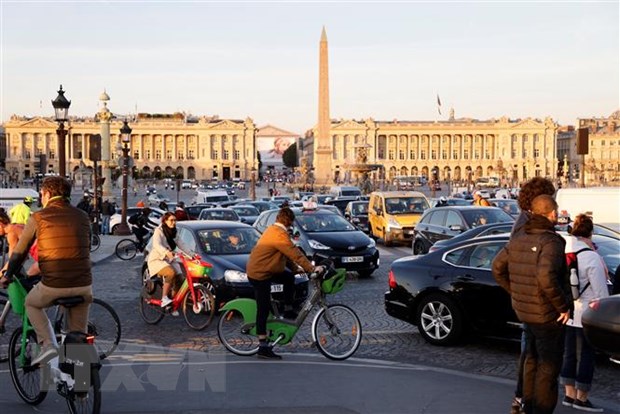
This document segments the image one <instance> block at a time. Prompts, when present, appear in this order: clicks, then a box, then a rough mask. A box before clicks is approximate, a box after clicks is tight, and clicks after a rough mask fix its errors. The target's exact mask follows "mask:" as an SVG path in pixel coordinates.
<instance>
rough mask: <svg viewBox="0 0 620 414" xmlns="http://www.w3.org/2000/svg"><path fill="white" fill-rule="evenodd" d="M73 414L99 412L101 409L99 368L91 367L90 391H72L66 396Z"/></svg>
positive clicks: (95, 413)
mask: <svg viewBox="0 0 620 414" xmlns="http://www.w3.org/2000/svg"><path fill="white" fill-rule="evenodd" d="M66 399H67V406H68V407H69V412H70V413H71V414H98V413H99V412H100V411H101V379H100V377H99V369H97V368H95V367H92V368H91V369H90V387H89V388H88V392H76V391H70V392H69V394H68V395H67V397H66Z"/></svg>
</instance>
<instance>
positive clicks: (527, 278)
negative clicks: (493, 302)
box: [493, 195, 572, 413]
mask: <svg viewBox="0 0 620 414" xmlns="http://www.w3.org/2000/svg"><path fill="white" fill-rule="evenodd" d="M556 221H557V203H556V202H555V200H554V199H553V197H551V196H549V195H540V196H538V197H536V198H535V199H534V200H533V201H532V215H531V217H530V218H529V220H528V221H527V222H526V223H525V226H524V230H525V231H524V232H519V234H515V235H514V237H513V238H512V239H511V240H510V242H509V243H508V245H507V246H506V247H505V248H504V249H502V251H501V252H500V253H499V255H498V256H497V257H496V258H495V260H494V261H493V276H494V277H495V279H496V280H497V283H498V284H499V285H500V286H501V287H503V288H504V289H505V290H506V291H507V292H508V293H509V294H510V296H511V298H512V307H513V309H514V310H515V313H516V314H517V317H518V318H519V320H520V321H521V322H524V323H525V324H526V325H525V341H526V345H525V346H526V349H525V353H526V357H525V366H524V373H523V407H524V410H525V412H526V413H552V412H553V410H554V409H555V406H556V404H557V398H558V380H557V378H558V375H559V373H560V369H561V366H562V356H563V352H564V324H565V323H566V322H567V321H568V319H569V317H570V307H571V304H572V301H571V300H570V286H569V285H568V281H567V271H566V262H565V258H564V239H562V237H560V236H559V235H558V234H556V233H555V229H554V224H555V222H556Z"/></svg>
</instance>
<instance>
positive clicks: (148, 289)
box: [140, 252, 215, 330]
mask: <svg viewBox="0 0 620 414" xmlns="http://www.w3.org/2000/svg"><path fill="white" fill-rule="evenodd" d="M176 256H177V258H179V259H180V261H181V265H182V266H183V269H184V270H185V273H186V278H185V280H184V281H183V284H182V285H181V287H180V288H179V290H178V291H177V292H176V293H175V294H174V297H173V298H172V303H171V304H170V306H167V307H165V308H162V307H161V297H162V288H163V283H162V279H161V277H159V276H157V275H155V276H151V277H150V278H149V279H148V280H146V281H144V283H143V286H142V290H141V292H140V316H141V317H142V319H143V320H144V322H146V323H148V324H150V325H155V324H158V323H159V322H160V321H161V320H162V319H163V318H164V316H165V315H166V313H168V312H177V311H178V309H179V308H181V309H182V310H183V317H184V318H185V322H187V325H189V327H190V328H192V329H195V330H202V329H204V328H206V327H207V326H209V324H210V323H211V321H212V320H213V316H214V315H215V296H213V293H211V290H210V289H209V288H208V286H205V285H204V284H203V283H201V282H200V281H201V279H204V280H205V281H208V280H209V279H208V277H209V274H210V273H211V269H212V268H213V267H212V266H211V264H210V263H207V262H205V261H203V260H202V259H201V258H200V256H199V255H195V256H194V257H192V256H189V255H187V254H185V253H181V252H179V253H177V255H176Z"/></svg>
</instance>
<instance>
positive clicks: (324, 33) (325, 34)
mask: <svg viewBox="0 0 620 414" xmlns="http://www.w3.org/2000/svg"><path fill="white" fill-rule="evenodd" d="M321 42H327V33H326V32H325V26H323V31H322V32H321Z"/></svg>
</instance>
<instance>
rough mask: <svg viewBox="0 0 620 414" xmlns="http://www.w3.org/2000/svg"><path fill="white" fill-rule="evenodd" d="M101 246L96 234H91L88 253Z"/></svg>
mask: <svg viewBox="0 0 620 414" xmlns="http://www.w3.org/2000/svg"><path fill="white" fill-rule="evenodd" d="M99 246H101V238H100V237H99V235H98V234H95V233H93V234H92V236H91V238H90V251H91V253H92V252H94V251H95V250H97V249H98V248H99Z"/></svg>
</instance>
